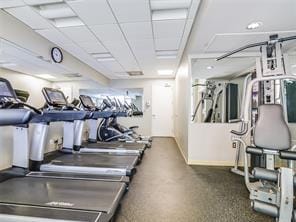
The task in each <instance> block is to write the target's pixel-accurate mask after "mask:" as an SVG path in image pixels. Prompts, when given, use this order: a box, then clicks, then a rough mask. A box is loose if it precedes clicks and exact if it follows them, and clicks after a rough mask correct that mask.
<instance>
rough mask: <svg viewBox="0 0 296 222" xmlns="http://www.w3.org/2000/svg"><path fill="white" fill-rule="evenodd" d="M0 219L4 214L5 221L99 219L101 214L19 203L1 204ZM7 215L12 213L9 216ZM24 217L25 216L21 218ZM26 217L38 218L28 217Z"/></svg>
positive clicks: (0, 219)
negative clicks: (19, 204) (18, 204)
mask: <svg viewBox="0 0 296 222" xmlns="http://www.w3.org/2000/svg"><path fill="white" fill-rule="evenodd" d="M0 214H1V215H0V221H2V215H3V214H4V215H3V216H4V217H5V220H4V221H11V222H15V221H22V222H23V221H43V218H47V219H49V220H71V221H73V222H74V221H79V222H81V221H98V218H99V217H100V216H101V213H100V212H87V211H79V210H67V209H54V208H47V207H46V208H45V207H32V206H25V205H22V206H17V205H12V204H8V205H6V204H5V205H2V204H0ZM6 215H11V216H10V217H8V218H11V220H10V219H8V218H7V216H6ZM21 217H23V218H21ZM24 217H31V218H32V217H33V218H36V219H35V220H33V219H28V220H26V218H24Z"/></svg>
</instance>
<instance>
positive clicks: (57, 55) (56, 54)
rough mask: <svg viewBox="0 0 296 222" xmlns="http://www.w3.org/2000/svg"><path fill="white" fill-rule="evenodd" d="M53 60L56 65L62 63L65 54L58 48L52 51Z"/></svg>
mask: <svg viewBox="0 0 296 222" xmlns="http://www.w3.org/2000/svg"><path fill="white" fill-rule="evenodd" d="M50 54H51V58H52V60H53V61H54V62H55V63H61V62H62V61H63V53H62V50H60V49H59V48H58V47H53V48H52V49H51V53H50Z"/></svg>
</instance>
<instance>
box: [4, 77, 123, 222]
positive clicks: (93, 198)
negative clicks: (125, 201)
mask: <svg viewBox="0 0 296 222" xmlns="http://www.w3.org/2000/svg"><path fill="white" fill-rule="evenodd" d="M25 107H26V108H25ZM40 115H41V116H42V113H41V112H40V111H39V110H37V109H35V108H34V107H31V106H29V105H27V104H24V103H22V102H20V101H19V100H18V99H17V98H16V95H15V93H14V91H13V89H12V87H11V85H10V83H9V82H8V81H7V80H5V79H3V78H0V126H14V131H13V133H14V137H13V148H14V150H13V160H12V167H11V168H8V169H5V170H2V171H1V172H0V221H5V222H8V221H11V222H24V221H25V222H37V221H45V222H53V221H55V222H57V221H60V222H61V221H63V222H78V221H80V222H81V221H87V222H107V221H110V220H111V219H112V218H113V216H114V214H115V212H116V209H117V207H118V206H119V203H120V200H121V199H122V197H123V195H124V193H125V191H126V184H125V183H124V182H107V181H101V180H96V179H95V178H96V177H95V176H94V177H93V179H92V180H85V179H80V178H79V177H75V175H73V176H72V177H71V179H70V178H69V179H63V177H64V176H67V174H63V173H60V174H59V175H57V176H55V177H48V176H46V175H47V173H44V177H43V176H42V175H40V176H39V177H31V176H30V173H29V170H28V165H29V161H28V160H29V159H28V156H29V133H28V132H29V130H28V128H29V125H28V124H29V122H30V121H31V119H33V118H34V117H35V116H40ZM97 178H98V177H97Z"/></svg>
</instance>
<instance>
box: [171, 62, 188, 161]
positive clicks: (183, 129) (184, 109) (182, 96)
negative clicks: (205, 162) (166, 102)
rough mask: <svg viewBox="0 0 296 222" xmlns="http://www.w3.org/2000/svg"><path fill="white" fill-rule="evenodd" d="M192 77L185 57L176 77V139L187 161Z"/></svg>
mask: <svg viewBox="0 0 296 222" xmlns="http://www.w3.org/2000/svg"><path fill="white" fill-rule="evenodd" d="M190 79H191V78H190V76H189V65H188V61H187V58H185V59H183V62H182V64H181V66H180V67H179V69H178V72H177V74H176V78H175V140H176V142H177V144H178V146H179V148H180V151H181V153H182V154H183V157H184V159H185V161H187V160H188V123H189V115H190V114H189V112H190V109H189V106H190V88H191V87H190Z"/></svg>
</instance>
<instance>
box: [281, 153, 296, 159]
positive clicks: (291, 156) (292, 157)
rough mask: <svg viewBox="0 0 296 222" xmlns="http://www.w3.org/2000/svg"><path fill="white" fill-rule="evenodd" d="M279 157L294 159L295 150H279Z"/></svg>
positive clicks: (295, 155)
mask: <svg viewBox="0 0 296 222" xmlns="http://www.w3.org/2000/svg"><path fill="white" fill-rule="evenodd" d="M280 158H281V159H285V160H296V152H293V151H281V152H280Z"/></svg>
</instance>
